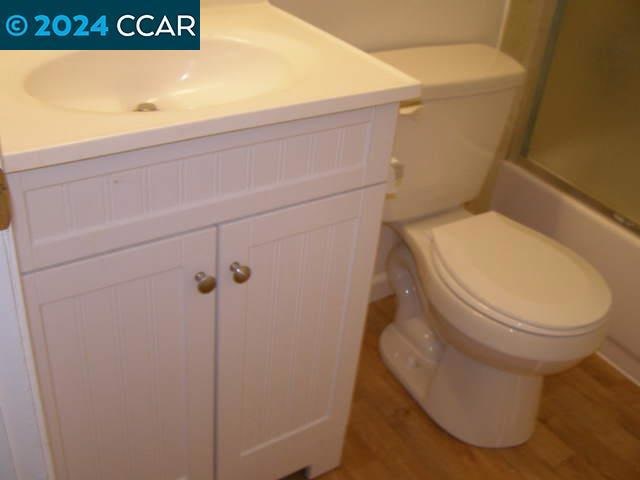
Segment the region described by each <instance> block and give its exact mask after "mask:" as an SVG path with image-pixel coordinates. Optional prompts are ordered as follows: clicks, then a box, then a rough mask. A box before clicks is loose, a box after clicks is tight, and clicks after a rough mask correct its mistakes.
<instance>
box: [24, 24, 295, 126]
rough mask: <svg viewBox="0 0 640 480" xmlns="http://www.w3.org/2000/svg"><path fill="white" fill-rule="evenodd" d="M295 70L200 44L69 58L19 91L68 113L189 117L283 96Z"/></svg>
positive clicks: (277, 58) (242, 43)
mask: <svg viewBox="0 0 640 480" xmlns="http://www.w3.org/2000/svg"><path fill="white" fill-rule="evenodd" d="M294 67H295V65H294V63H293V61H292V59H289V58H287V57H286V56H284V55H283V54H281V53H276V52H275V51H273V50H270V49H268V48H264V47H262V46H259V45H256V44H255V43H252V42H249V41H246V40H242V39H238V38H234V37H217V38H211V39H206V40H205V39H203V40H202V41H201V50H200V51H104V52H96V51H86V52H75V53H68V54H65V55H63V56H60V57H58V58H56V59H54V60H51V61H49V62H47V63H45V64H43V65H41V66H39V67H38V68H36V69H35V70H34V71H32V72H31V73H30V74H29V75H28V76H27V78H26V79H25V83H24V88H25V90H26V91H27V93H29V95H31V96H32V97H35V98H37V99H39V100H41V101H42V102H44V103H46V104H49V105H53V106H56V107H59V108H63V109H67V110H78V111H84V112H103V113H122V112H132V111H136V110H137V109H138V110H140V109H141V110H155V109H157V110H160V111H175V110H192V109H197V108H202V107H209V106H213V105H221V104H226V103H232V102H236V101H240V100H246V99H248V98H253V97H257V96H259V95H263V94H266V93H269V92H273V91H274V90H280V89H283V88H286V87H287V86H289V85H290V84H291V83H292V82H294V81H295V80H296V78H297V77H298V75H297V74H296V72H297V71H298V70H299V69H297V68H294Z"/></svg>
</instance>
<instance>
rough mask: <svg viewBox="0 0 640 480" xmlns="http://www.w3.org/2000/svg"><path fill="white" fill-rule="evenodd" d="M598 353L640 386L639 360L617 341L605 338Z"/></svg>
mask: <svg viewBox="0 0 640 480" xmlns="http://www.w3.org/2000/svg"><path fill="white" fill-rule="evenodd" d="M598 355H599V356H600V357H601V358H602V359H603V360H605V361H606V362H607V363H608V364H610V365H611V366H612V367H613V368H615V369H616V370H618V371H619V372H620V373H621V374H622V375H624V376H625V377H627V378H628V379H629V380H631V381H632V382H633V383H635V384H636V385H638V386H640V361H638V359H637V358H635V357H634V356H632V355H631V354H629V353H628V352H627V351H626V350H625V349H623V348H622V347H620V346H619V345H618V344H617V343H615V342H614V341H612V340H610V339H608V338H607V339H606V340H605V341H604V343H603V344H602V347H600V351H599V352H598Z"/></svg>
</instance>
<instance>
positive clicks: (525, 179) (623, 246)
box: [493, 162, 640, 384]
mask: <svg viewBox="0 0 640 480" xmlns="http://www.w3.org/2000/svg"><path fill="white" fill-rule="evenodd" d="M493 208H494V209H495V210H497V211H499V212H501V213H503V214H504V215H507V216H509V217H511V218H513V219H514V220H516V221H518V222H521V223H523V224H525V225H527V226H529V227H531V228H533V229H535V230H538V231H540V232H542V233H544V234H546V235H548V236H550V237H552V238H555V239H556V240H557V241H559V242H561V243H563V244H564V245H566V246H567V247H569V248H571V249H572V250H574V251H575V252H577V253H578V254H579V255H581V256H583V257H584V258H586V259H587V260H588V261H589V262H591V263H592V264H593V265H594V266H595V267H596V268H597V269H598V270H599V271H600V272H601V273H602V275H603V276H604V277H605V279H606V280H607V282H608V283H609V286H610V287H611V290H612V293H613V305H612V307H611V311H610V316H611V319H612V322H611V330H610V333H609V337H608V338H607V340H606V341H605V343H604V345H603V346H602V349H601V351H600V353H601V354H602V356H603V357H605V358H606V359H607V360H609V361H610V362H611V363H612V364H614V366H616V367H617V368H618V369H620V370H621V371H622V372H623V373H625V374H626V375H627V376H628V377H629V378H631V379H632V380H633V381H635V382H636V383H639V384H640V323H639V321H640V317H639V314H638V311H639V310H640V301H639V300H638V295H637V293H638V292H637V282H636V280H637V275H638V271H639V270H640V237H638V236H636V235H634V234H632V233H631V232H629V231H628V230H625V229H624V228H622V227H621V226H619V225H618V224H616V223H614V222H613V221H612V220H610V219H608V218H606V217H605V216H603V215H601V214H599V213H597V212H596V211H595V210H593V209H591V208H589V207H587V206H586V205H585V204H583V203H581V202H580V201H578V200H576V199H574V198H573V197H571V196H570V195H568V194H565V193H563V192H561V191H560V190H559V189H557V188H554V187H553V186H552V185H550V184H548V183H546V182H545V181H543V180H541V179H539V178H538V177H536V176H534V175H533V174H531V173H529V172H527V171H526V170H524V169H523V168H521V167H519V166H517V165H515V164H513V163H510V162H503V164H502V165H501V169H500V173H499V175H498V180H497V183H496V188H495V192H494V197H493Z"/></svg>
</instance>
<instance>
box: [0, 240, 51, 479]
mask: <svg viewBox="0 0 640 480" xmlns="http://www.w3.org/2000/svg"><path fill="white" fill-rule="evenodd" d="M10 251H11V250H10V246H9V235H8V234H7V233H6V232H0V480H14V479H17V480H44V479H46V478H47V465H46V463H45V456H44V451H43V448H42V441H41V440H42V436H41V434H40V430H39V424H38V418H37V414H36V405H35V403H34V399H33V393H32V391H33V389H32V384H31V377H30V374H29V371H30V370H29V367H28V358H27V357H26V356H25V351H24V347H23V345H24V338H23V334H22V329H21V325H20V323H19V307H20V306H19V305H18V304H16V302H15V300H14V289H15V288H16V286H15V284H14V282H13V278H15V277H13V274H14V273H15V262H14V260H15V258H14V257H13V255H12V254H11V253H10Z"/></svg>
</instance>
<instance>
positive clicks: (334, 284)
mask: <svg viewBox="0 0 640 480" xmlns="http://www.w3.org/2000/svg"><path fill="white" fill-rule="evenodd" d="M384 192H385V186H384V185H383V186H376V187H370V188H368V189H365V190H361V191H356V192H353V193H348V194H344V195H338V196H334V197H330V198H327V199H324V200H319V201H315V202H310V203H307V204H303V205H301V206H296V207H292V208H287V209H284V210H281V211H277V212H274V213H269V214H265V215H262V216H257V217H252V218H250V219H248V220H243V221H239V222H235V223H230V224H227V225H224V226H222V227H221V230H220V255H221V256H220V263H219V265H220V274H219V280H220V286H219V294H220V296H221V298H222V301H221V304H220V311H219V317H218V364H217V368H218V385H217V392H218V402H217V466H218V475H217V479H218V480H246V479H252V480H261V479H265V480H267V479H268V480H272V479H274V478H280V477H282V476H284V475H286V474H288V473H291V472H292V471H295V470H298V469H301V468H305V467H310V468H311V474H312V475H317V474H320V473H322V472H324V471H326V470H328V469H331V468H334V467H336V466H337V464H338V462H339V458H340V452H341V450H342V439H343V434H344V427H345V425H346V421H347V415H348V410H349V402H350V401H351V394H352V385H353V380H354V377H355V369H356V366H357V359H358V358H357V355H358V351H359V347H360V338H361V333H362V328H363V322H364V318H365V310H366V305H367V298H368V293H369V285H370V280H371V274H372V269H373V261H374V257H375V255H374V254H375V248H376V243H377V238H378V233H379V224H380V215H381V211H380V210H381V205H382V203H383V196H384ZM233 262H239V263H241V264H244V265H247V266H249V267H250V268H251V270H252V276H251V278H250V279H249V280H248V281H247V282H246V283H243V284H238V283H235V281H234V280H233V278H232V274H231V272H230V271H229V265H230V264H231V263H233Z"/></svg>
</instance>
